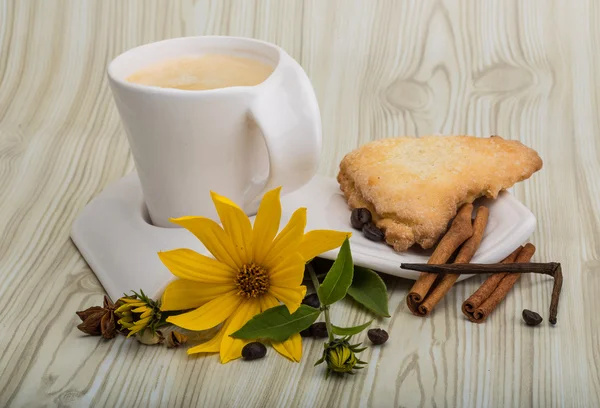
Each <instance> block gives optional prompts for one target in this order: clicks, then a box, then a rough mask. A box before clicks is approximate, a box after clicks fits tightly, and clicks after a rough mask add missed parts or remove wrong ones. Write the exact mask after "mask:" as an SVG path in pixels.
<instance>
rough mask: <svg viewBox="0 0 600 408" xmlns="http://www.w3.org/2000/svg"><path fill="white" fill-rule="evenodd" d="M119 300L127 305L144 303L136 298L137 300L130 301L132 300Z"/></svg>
mask: <svg viewBox="0 0 600 408" xmlns="http://www.w3.org/2000/svg"><path fill="white" fill-rule="evenodd" d="M119 300H120V301H122V302H125V303H143V302H141V301H140V300H139V299H137V298H136V299H130V298H125V297H122V298H121V299H119Z"/></svg>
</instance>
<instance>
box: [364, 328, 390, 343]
mask: <svg viewBox="0 0 600 408" xmlns="http://www.w3.org/2000/svg"><path fill="white" fill-rule="evenodd" d="M367 336H368V337H369V340H371V343H373V344H375V345H377V346H378V345H380V344H383V343H385V342H386V341H388V339H389V338H390V335H389V334H388V333H387V332H386V331H385V330H383V329H371V330H369V331H368V332H367Z"/></svg>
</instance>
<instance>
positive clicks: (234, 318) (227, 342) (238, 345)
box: [221, 299, 260, 364]
mask: <svg viewBox="0 0 600 408" xmlns="http://www.w3.org/2000/svg"><path fill="white" fill-rule="evenodd" d="M258 313H260V303H259V301H258V300H257V299H251V300H247V301H245V302H243V303H242V304H241V305H240V307H239V308H238V310H237V311H236V312H235V313H234V314H233V315H231V317H230V318H229V319H228V320H227V322H226V323H225V325H226V328H225V335H224V336H223V340H222V341H221V363H222V364H225V363H228V362H230V361H231V360H235V359H236V358H240V357H241V356H242V348H244V346H245V345H246V344H248V343H250V342H252V341H253V340H242V339H234V338H233V337H231V336H230V334H232V333H234V332H236V331H238V330H239V329H240V328H241V327H242V326H243V325H245V324H246V323H247V322H248V320H250V319H252V318H253V317H254V316H255V315H257V314H258Z"/></svg>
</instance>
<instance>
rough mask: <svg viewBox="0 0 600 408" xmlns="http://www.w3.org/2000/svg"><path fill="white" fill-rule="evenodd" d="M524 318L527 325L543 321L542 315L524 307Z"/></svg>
mask: <svg viewBox="0 0 600 408" xmlns="http://www.w3.org/2000/svg"><path fill="white" fill-rule="evenodd" d="M523 320H525V323H526V324H527V326H537V325H538V324H540V323H541V322H542V320H544V319H542V316H540V315H539V314H537V313H536V312H533V311H531V310H528V309H523Z"/></svg>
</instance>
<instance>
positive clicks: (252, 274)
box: [235, 263, 269, 298]
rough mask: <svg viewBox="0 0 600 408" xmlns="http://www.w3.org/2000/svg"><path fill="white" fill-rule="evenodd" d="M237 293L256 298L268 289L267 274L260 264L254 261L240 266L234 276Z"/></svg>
mask: <svg viewBox="0 0 600 408" xmlns="http://www.w3.org/2000/svg"><path fill="white" fill-rule="evenodd" d="M235 286H236V287H237V288H238V289H239V291H238V295H241V296H245V297H247V298H256V297H259V296H260V295H262V294H264V293H266V292H267V291H268V290H269V275H268V274H267V271H266V270H265V268H263V267H262V266H258V265H256V264H254V263H251V264H249V265H244V266H242V269H240V271H239V272H238V274H237V276H236V278H235Z"/></svg>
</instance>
